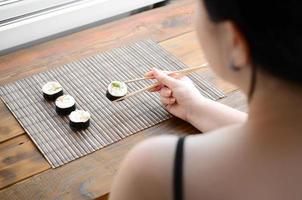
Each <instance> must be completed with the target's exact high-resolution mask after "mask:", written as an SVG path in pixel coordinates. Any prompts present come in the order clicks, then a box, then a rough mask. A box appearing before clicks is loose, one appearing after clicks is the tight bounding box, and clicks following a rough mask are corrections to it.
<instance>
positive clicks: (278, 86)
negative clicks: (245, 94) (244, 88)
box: [249, 79, 302, 130]
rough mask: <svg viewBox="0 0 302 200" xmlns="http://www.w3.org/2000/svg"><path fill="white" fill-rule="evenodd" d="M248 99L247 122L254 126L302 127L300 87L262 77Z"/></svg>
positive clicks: (301, 91)
mask: <svg viewBox="0 0 302 200" xmlns="http://www.w3.org/2000/svg"><path fill="white" fill-rule="evenodd" d="M264 80H266V81H265V82H262V83H261V87H260V86H259V84H260V82H259V83H258V84H257V86H256V90H255V93H254V96H253V97H252V99H251V101H250V112H249V122H250V123H252V124H255V123H256V124H257V125H256V126H255V127H261V125H262V127H263V126H267V127H268V128H269V127H272V128H274V129H275V128H277V129H279V130H281V129H283V130H284V129H289V128H297V127H300V128H302V121H301V119H302V105H301V103H302V87H301V86H297V85H294V84H290V83H286V82H283V81H280V80H271V79H264Z"/></svg>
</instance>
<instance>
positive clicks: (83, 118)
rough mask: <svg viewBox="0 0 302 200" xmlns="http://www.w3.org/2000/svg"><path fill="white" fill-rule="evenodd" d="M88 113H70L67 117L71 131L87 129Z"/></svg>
mask: <svg viewBox="0 0 302 200" xmlns="http://www.w3.org/2000/svg"><path fill="white" fill-rule="evenodd" d="M89 124H90V113H89V112H87V111H84V110H75V111H72V112H71V113H70V115H69V125H70V127H71V129H73V130H83V129H86V128H88V127H89Z"/></svg>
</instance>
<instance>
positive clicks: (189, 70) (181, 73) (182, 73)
mask: <svg viewBox="0 0 302 200" xmlns="http://www.w3.org/2000/svg"><path fill="white" fill-rule="evenodd" d="M206 66H208V64H207V63H206V64H203V65H201V66H196V67H189V68H186V69H182V70H178V71H172V72H169V73H168V75H169V76H171V75H173V74H177V75H178V78H179V77H182V76H186V75H189V74H191V73H193V72H196V71H198V70H200V69H202V68H204V67H206ZM148 79H153V77H142V78H136V79H132V80H127V81H124V83H131V82H136V81H142V80H148ZM159 85H160V83H155V84H153V85H150V86H148V87H145V88H142V89H140V90H137V91H134V92H132V93H129V94H127V95H126V96H124V97H121V98H119V99H117V100H114V101H113V102H118V101H122V100H125V99H127V98H129V97H132V96H135V95H137V94H140V93H142V92H145V91H149V90H151V89H153V88H156V87H158V86H159Z"/></svg>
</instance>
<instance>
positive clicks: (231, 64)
mask: <svg viewBox="0 0 302 200" xmlns="http://www.w3.org/2000/svg"><path fill="white" fill-rule="evenodd" d="M229 66H230V69H231V70H233V71H236V72H237V71H240V70H241V68H240V67H239V66H237V65H235V64H234V61H233V60H232V61H231V63H230V65H229Z"/></svg>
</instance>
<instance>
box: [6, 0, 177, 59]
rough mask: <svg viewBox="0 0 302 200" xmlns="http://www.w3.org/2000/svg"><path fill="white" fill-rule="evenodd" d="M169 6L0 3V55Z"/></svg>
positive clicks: (156, 1)
mask: <svg viewBox="0 0 302 200" xmlns="http://www.w3.org/2000/svg"><path fill="white" fill-rule="evenodd" d="M175 1H176V0H175ZM170 2H171V1H170V0H0V38H1V42H0V55H3V54H7V53H9V52H12V51H15V50H17V49H20V48H24V47H27V46H30V45H33V44H36V43H40V42H44V41H47V40H50V39H53V38H57V37H60V36H63V35H66V34H70V33H73V32H76V31H80V30H83V29H86V28H89V27H93V26H96V25H100V24H104V23H108V22H111V21H114V20H117V19H120V18H124V17H127V16H129V15H133V14H136V13H139V12H143V11H146V10H150V9H155V8H157V7H161V6H164V5H166V4H168V3H170Z"/></svg>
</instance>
